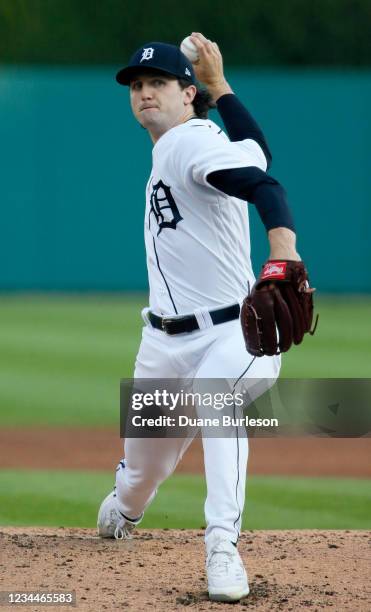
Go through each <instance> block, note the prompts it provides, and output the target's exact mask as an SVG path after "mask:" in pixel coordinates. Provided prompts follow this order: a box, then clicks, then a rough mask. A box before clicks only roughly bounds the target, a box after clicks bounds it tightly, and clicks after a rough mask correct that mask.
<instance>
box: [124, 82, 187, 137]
mask: <svg viewBox="0 0 371 612" xmlns="http://www.w3.org/2000/svg"><path fill="white" fill-rule="evenodd" d="M195 93H196V88H195V87H194V86H193V85H191V86H190V87H187V88H186V89H183V90H182V89H181V88H180V85H179V83H178V81H177V80H176V79H169V78H167V77H166V76H162V75H160V74H159V75H156V74H153V75H145V74H143V75H140V74H139V75H138V76H136V77H135V79H133V80H132V81H131V83H130V102H131V108H132V111H133V113H134V116H135V117H136V119H137V120H138V121H139V123H140V124H141V125H142V126H143V127H144V128H146V129H148V131H149V132H150V133H151V136H152V140H154V141H156V140H157V139H158V138H159V137H160V136H161V135H162V134H164V133H165V132H166V131H167V130H169V129H170V128H172V127H174V126H175V125H179V124H180V123H182V122H183V121H185V120H186V119H188V118H189V117H190V116H192V115H193V114H194V111H193V106H192V100H193V98H194V96H195Z"/></svg>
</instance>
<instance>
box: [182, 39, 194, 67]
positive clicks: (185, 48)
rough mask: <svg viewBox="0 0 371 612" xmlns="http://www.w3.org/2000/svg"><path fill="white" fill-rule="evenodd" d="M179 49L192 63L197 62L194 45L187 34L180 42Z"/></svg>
mask: <svg viewBox="0 0 371 612" xmlns="http://www.w3.org/2000/svg"><path fill="white" fill-rule="evenodd" d="M180 50H181V52H182V53H184V55H185V56H186V58H187V59H189V61H190V62H191V63H192V64H197V62H198V60H199V55H198V51H197V47H196V45H195V44H194V43H193V42H192V41H191V37H190V36H187V37H186V38H185V39H184V40H183V41H182V42H181V43H180Z"/></svg>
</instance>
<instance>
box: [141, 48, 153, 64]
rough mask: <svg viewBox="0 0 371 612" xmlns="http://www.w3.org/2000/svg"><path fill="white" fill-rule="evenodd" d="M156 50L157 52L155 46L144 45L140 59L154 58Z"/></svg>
mask: <svg viewBox="0 0 371 612" xmlns="http://www.w3.org/2000/svg"><path fill="white" fill-rule="evenodd" d="M154 52H155V50H154V48H153V47H144V48H143V53H142V57H141V58H140V61H141V62H143V61H144V60H150V59H152V58H153V54H154Z"/></svg>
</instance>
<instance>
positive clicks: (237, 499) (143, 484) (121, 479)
mask: <svg viewBox="0 0 371 612" xmlns="http://www.w3.org/2000/svg"><path fill="white" fill-rule="evenodd" d="M145 312H146V311H143V318H144V319H145V320H146V314H145ZM206 313H207V311H206ZM198 320H199V324H200V326H201V325H202V329H200V330H198V331H195V332H193V333H188V334H187V333H186V334H179V335H174V336H169V335H167V334H165V333H164V332H162V331H160V330H156V329H153V328H152V327H151V326H150V325H149V324H147V325H146V326H145V327H144V328H143V334H142V341H141V344H140V348H139V352H138V355H137V359H136V364H135V372H134V378H135V379H140V378H152V379H156V378H158V379H166V378H176V379H208V378H217V379H221V380H222V379H229V380H230V379H234V380H235V381H236V382H237V381H238V379H239V378H240V377H241V376H242V381H243V384H244V386H245V387H247V388H249V384H251V386H254V389H255V388H256V383H257V379H261V382H262V383H263V384H262V385H261V386H260V391H258V392H257V393H255V396H254V397H253V398H252V399H256V397H257V395H258V394H261V393H262V387H263V388H264V390H266V389H267V388H268V387H269V386H271V385H272V384H273V383H274V381H275V380H276V378H277V377H278V374H279V369H280V357H279V356H277V357H259V358H255V359H254V358H253V357H252V356H251V355H249V353H247V351H246V348H245V344H244V339H243V336H242V332H241V327H240V322H239V320H238V319H236V320H234V321H229V322H227V323H222V324H220V325H215V326H213V325H212V322H211V319H210V318H209V317H208V316H207V314H206V315H205V313H204V316H198ZM263 379H264V380H263ZM265 379H268V380H267V381H266V380H265ZM249 381H250V382H249ZM200 382H201V381H200ZM196 383H197V381H196ZM218 384H219V383H218ZM228 391H229V389H228ZM252 395H254V392H253V393H252ZM240 416H242V415H240ZM191 442H192V438H151V439H148V438H143V439H141V438H127V439H126V440H125V444H124V453H125V459H124V464H125V467H123V465H122V464H119V466H118V469H117V472H116V494H117V500H118V507H119V510H120V511H121V512H122V513H123V514H124V515H125V516H127V517H130V518H132V519H135V518H137V517H140V516H141V514H142V513H143V511H144V510H145V509H146V508H147V507H148V505H149V504H150V503H151V501H152V500H153V498H154V496H155V495H156V492H157V489H158V487H159V486H160V485H161V483H162V482H163V481H164V480H165V479H166V478H168V476H170V475H171V474H172V473H173V472H174V470H175V468H176V466H177V464H178V462H179V461H180V459H181V458H182V456H183V454H184V452H185V451H186V449H187V448H188V446H189V445H190V443H191ZM202 443H203V452H204V465H205V475H206V485H207V497H206V502H205V519H206V534H205V539H206V544H207V542H208V540H209V538H211V536H212V537H214V536H216V535H217V536H219V535H220V536H222V537H223V538H227V539H229V540H231V541H232V542H236V541H237V539H238V536H239V533H240V530H241V518H242V511H243V507H244V501H245V483H246V468H247V458H248V441H247V436H246V431H245V428H239V429H238V433H237V434H236V430H234V435H233V436H232V437H223V438H216V437H214V438H213V437H207V436H204V435H203V436H202Z"/></svg>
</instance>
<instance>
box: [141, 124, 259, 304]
mask: <svg viewBox="0 0 371 612" xmlns="http://www.w3.org/2000/svg"><path fill="white" fill-rule="evenodd" d="M246 166H257V167H258V168H261V169H262V170H264V171H265V170H266V167H267V165H266V159H265V156H264V153H263V151H262V150H261V148H260V146H259V145H258V144H257V143H256V142H255V141H254V140H250V139H248V140H243V141H241V142H230V141H229V139H228V137H227V136H226V135H225V134H224V132H223V131H222V130H221V129H220V127H219V126H218V125H216V124H215V123H214V122H213V121H210V120H208V119H206V120H203V119H191V120H189V121H187V122H186V123H183V124H181V125H178V126H176V127H174V128H172V129H170V130H169V131H168V132H166V133H165V134H164V135H163V136H162V137H161V138H160V139H159V140H158V141H157V143H156V144H155V146H154V148H153V168H152V173H151V176H150V179H149V181H148V184H147V189H146V213H145V244H146V252H147V267H148V278H149V286H150V301H149V306H150V309H151V310H153V311H154V312H155V313H157V314H163V315H176V314H179V315H182V314H188V313H191V312H193V311H194V310H196V309H197V308H202V307H207V308H210V309H212V308H218V307H221V306H223V305H226V304H232V303H235V302H240V301H241V300H242V299H243V298H244V297H245V296H246V294H247V292H248V282H250V285H251V286H252V285H253V283H254V281H255V278H254V275H253V271H252V267H251V260H250V231H249V220H248V212H247V205H246V202H245V201H243V200H239V199H238V198H233V197H230V196H227V195H226V194H224V193H222V192H221V191H219V190H218V189H215V188H214V187H212V186H211V185H210V184H209V183H208V182H207V176H208V175H209V174H210V173H211V172H214V171H216V170H225V169H228V168H243V167H246Z"/></svg>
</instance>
